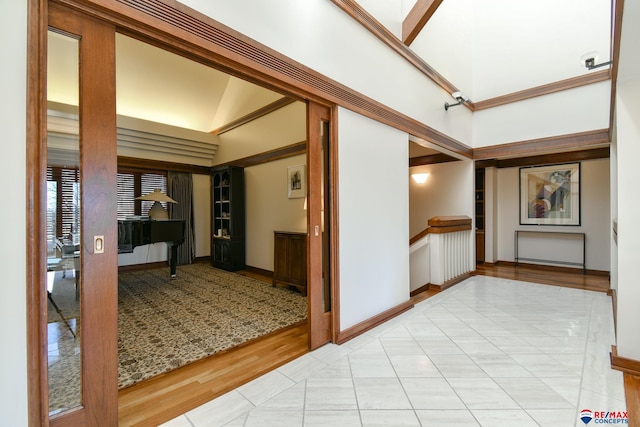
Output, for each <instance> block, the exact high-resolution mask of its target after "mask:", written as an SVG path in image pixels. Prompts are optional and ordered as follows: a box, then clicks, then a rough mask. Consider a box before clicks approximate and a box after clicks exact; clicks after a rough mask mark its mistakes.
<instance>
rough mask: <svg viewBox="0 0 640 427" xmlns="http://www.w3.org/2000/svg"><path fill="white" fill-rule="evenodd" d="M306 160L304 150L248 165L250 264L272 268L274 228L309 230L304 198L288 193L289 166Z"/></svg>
mask: <svg viewBox="0 0 640 427" xmlns="http://www.w3.org/2000/svg"><path fill="white" fill-rule="evenodd" d="M305 162H306V156H305V155H304V154H302V155H299V156H294V157H288V158H286V159H280V160H276V161H273V162H269V163H263V164H261V165H257V166H252V167H248V168H245V170H244V180H245V200H246V214H247V219H246V223H247V228H246V242H247V244H246V247H247V251H246V262H247V265H249V266H251V267H257V268H262V269H264V270H269V271H273V232H274V231H296V232H305V233H306V232H307V211H305V210H304V200H305V199H304V198H299V199H289V198H288V193H287V168H288V167H289V166H296V165H304V164H305Z"/></svg>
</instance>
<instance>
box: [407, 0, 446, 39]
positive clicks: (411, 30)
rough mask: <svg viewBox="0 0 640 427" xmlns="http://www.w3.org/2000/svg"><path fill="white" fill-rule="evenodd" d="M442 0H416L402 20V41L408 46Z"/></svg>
mask: <svg viewBox="0 0 640 427" xmlns="http://www.w3.org/2000/svg"><path fill="white" fill-rule="evenodd" d="M442 1H443V0H418V1H417V2H416V4H415V5H413V7H412V8H411V10H410V11H409V14H408V15H407V17H406V18H404V21H402V42H403V43H404V44H406V45H407V46H409V45H410V44H411V43H413V41H414V40H415V39H416V37H417V36H418V34H420V31H421V30H422V29H423V28H424V26H425V25H426V24H427V22H429V19H431V17H432V16H433V14H434V13H435V12H436V10H438V7H439V6H440V5H441V4H442Z"/></svg>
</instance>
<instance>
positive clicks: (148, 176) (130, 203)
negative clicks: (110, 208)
mask: <svg viewBox="0 0 640 427" xmlns="http://www.w3.org/2000/svg"><path fill="white" fill-rule="evenodd" d="M156 188H158V189H160V191H162V192H163V193H164V194H167V174H166V172H136V171H131V172H129V171H121V172H118V219H126V218H127V217H130V216H133V215H146V214H147V212H148V211H149V209H150V208H151V206H152V205H153V202H149V201H140V200H135V198H136V197H138V196H141V195H143V194H147V193H151V192H152V191H153V190H155V189H156ZM166 205H167V204H166V203H162V206H163V207H164V208H165V209H166V207H167V206H166Z"/></svg>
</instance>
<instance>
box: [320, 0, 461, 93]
mask: <svg viewBox="0 0 640 427" xmlns="http://www.w3.org/2000/svg"><path fill="white" fill-rule="evenodd" d="M331 1H332V2H333V3H334V4H335V5H336V6H338V7H339V8H340V9H342V10H343V11H344V12H345V13H346V14H347V15H349V16H350V17H352V18H353V19H354V20H356V21H357V22H358V23H360V24H361V25H362V26H363V27H365V28H366V29H367V30H369V32H371V33H372V34H373V35H374V36H376V37H377V38H378V39H379V40H380V41H382V42H383V43H384V44H386V45H387V46H388V47H389V48H391V49H392V50H393V51H395V52H396V53H397V54H399V55H400V56H402V57H403V58H404V59H405V60H407V61H408V62H409V63H410V64H411V65H413V66H414V67H416V68H417V69H418V70H419V71H420V72H422V73H423V74H424V75H425V76H427V77H428V78H429V79H431V80H432V81H433V82H434V83H435V84H436V85H438V86H440V87H441V88H442V89H444V91H445V92H447V93H453V92H457V91H458V88H456V87H455V86H454V85H453V83H451V82H449V81H448V80H447V79H445V78H444V76H442V75H441V74H439V73H438V72H437V71H436V70H434V69H433V68H432V67H431V66H430V65H429V64H427V63H426V62H424V60H423V59H422V58H420V57H419V56H418V55H416V54H415V53H414V52H413V51H412V50H411V49H409V48H408V47H407V46H406V45H405V44H404V43H402V42H401V41H400V39H398V38H397V37H396V36H395V35H393V34H392V33H391V32H390V31H389V30H387V29H386V28H385V27H384V25H382V24H381V23H380V22H379V21H378V20H376V19H375V18H374V17H373V16H371V15H370V14H369V13H368V12H367V11H366V10H364V9H363V8H362V7H361V6H360V5H359V4H358V3H356V2H355V1H353V0H331ZM435 1H436V2H438V3H442V0H435ZM420 2H421V1H419V2H418V3H420ZM425 23H426V21H425ZM403 26H404V24H403ZM466 104H467V103H465V105H466Z"/></svg>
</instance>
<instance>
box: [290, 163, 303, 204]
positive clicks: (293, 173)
mask: <svg viewBox="0 0 640 427" xmlns="http://www.w3.org/2000/svg"><path fill="white" fill-rule="evenodd" d="M287 195H288V196H289V198H290V199H300V198H302V197H305V196H306V195H307V184H306V180H305V165H297V166H289V167H288V168H287Z"/></svg>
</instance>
